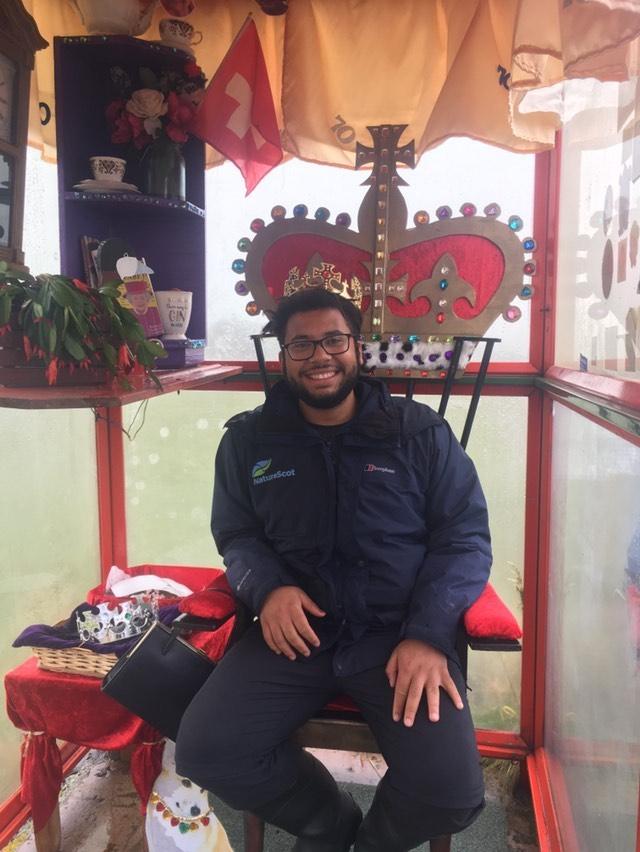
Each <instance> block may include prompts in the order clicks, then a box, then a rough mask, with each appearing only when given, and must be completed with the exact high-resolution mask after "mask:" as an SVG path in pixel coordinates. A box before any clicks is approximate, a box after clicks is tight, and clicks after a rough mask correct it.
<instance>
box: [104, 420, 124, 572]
mask: <svg viewBox="0 0 640 852" xmlns="http://www.w3.org/2000/svg"><path fill="white" fill-rule="evenodd" d="M109 414H110V417H109V442H110V462H111V522H112V529H113V564H114V565H118V566H119V567H120V568H126V567H127V565H128V559H127V512H126V488H125V473H124V440H123V432H122V408H115V409H111V410H110V412H109Z"/></svg>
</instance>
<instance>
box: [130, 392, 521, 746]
mask: <svg viewBox="0 0 640 852" xmlns="http://www.w3.org/2000/svg"><path fill="white" fill-rule="evenodd" d="M263 399H264V397H263V394H262V393H248V392H244V393H235V392H232V391H215V392H210V393H207V392H190V393H183V394H180V395H179V396H178V395H175V394H174V395H167V396H164V397H160V398H158V399H154V400H151V401H150V402H149V403H148V407H147V409H146V417H145V419H144V426H143V427H142V429H141V430H140V432H139V433H138V434H137V435H136V436H135V438H134V440H133V441H130V442H129V441H126V442H125V470H126V487H127V534H128V547H129V563H130V564H131V565H134V564H139V563H144V562H151V563H156V564H172V565H211V566H213V565H222V559H221V557H220V556H219V555H218V554H217V552H216V549H215V545H214V543H213V539H212V537H211V533H210V530H209V519H210V511H211V494H212V488H213V461H214V457H215V452H216V449H217V446H218V443H219V441H220V438H221V436H222V431H223V427H224V423H225V422H226V421H227V420H228V418H229V417H231V416H232V415H233V414H236V413H238V412H239V411H244V410H247V409H251V408H254V407H255V406H257V405H260V404H261V403H262V402H263ZM420 401H428V403H429V404H431V405H432V406H436V407H437V404H438V400H436V399H434V398H429V399H428V400H427V398H425V397H421V398H420ZM468 402H469V398H468V397H453V398H452V399H451V400H450V402H449V410H448V419H449V420H450V422H451V424H452V426H453V428H454V430H455V431H456V433H457V434H458V435H459V434H460V433H461V431H462V426H463V422H464V417H465V416H466V411H467V406H468ZM137 408H138V406H128V407H127V409H126V410H125V425H127V424H130V423H131V421H132V420H133V418H134V416H135V413H136V409H137ZM140 420H141V414H138V416H137V417H136V420H135V422H134V423H133V429H132V430H130V431H135V428H136V424H139V423H140ZM526 440H527V400H526V399H525V398H524V397H484V398H483V399H482V400H481V402H480V405H479V408H478V413H477V417H476V422H475V425H474V428H473V432H472V435H471V440H470V442H469V452H470V455H471V456H472V458H473V459H474V461H475V463H476V465H477V467H478V471H479V474H480V478H481V480H482V483H483V487H484V489H485V492H486V495H487V500H488V502H489V509H490V517H491V529H492V537H493V547H494V567H493V570H492V576H491V581H492V583H493V584H494V586H495V587H496V589H497V591H498V592H499V594H500V595H501V596H502V597H503V599H504V600H505V602H506V603H507V605H508V606H509V607H510V608H511V609H512V611H513V612H514V614H515V615H516V616H517V617H518V618H520V614H521V609H522V598H521V589H522V576H523V560H524V505H525V503H524V489H525V465H526ZM505 458H508V460H509V461H508V463H506V462H505V463H502V464H501V463H500V460H502V459H505ZM470 680H471V684H472V686H473V692H472V693H471V702H472V707H473V711H474V718H475V721H476V725H477V726H478V727H484V728H498V729H502V730H518V726H519V711H520V654H517V653H493V652H492V653H484V652H477V653H474V654H472V659H471V661H470Z"/></svg>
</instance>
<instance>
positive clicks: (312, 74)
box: [24, 0, 640, 167]
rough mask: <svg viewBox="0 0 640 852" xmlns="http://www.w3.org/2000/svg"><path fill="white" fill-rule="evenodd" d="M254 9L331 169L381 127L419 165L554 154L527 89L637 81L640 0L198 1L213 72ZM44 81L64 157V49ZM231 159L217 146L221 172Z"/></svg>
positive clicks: (309, 146) (548, 123)
mask: <svg viewBox="0 0 640 852" xmlns="http://www.w3.org/2000/svg"><path fill="white" fill-rule="evenodd" d="M24 2H25V6H26V7H27V8H28V9H29V11H30V12H31V13H32V14H33V16H34V17H35V19H36V22H37V23H38V26H39V28H40V31H41V33H42V35H43V36H44V38H46V39H47V40H48V41H49V42H50V43H51V42H52V39H53V36H54V35H83V34H84V33H85V30H84V28H83V26H82V24H81V22H80V18H79V17H78V15H77V14H76V12H75V11H74V10H73V8H72V7H71V5H70V4H69V3H68V1H67V0H24ZM132 2H136V0H132ZM249 12H252V13H253V15H254V18H255V21H256V24H257V27H258V31H259V34H260V39H261V43H262V48H263V51H264V54H265V60H266V64H267V69H268V73H269V79H270V83H271V88H272V92H273V96H274V100H275V105H276V114H277V116H278V123H279V126H280V128H281V131H282V139H283V145H284V149H285V152H287V153H288V154H289V155H293V156H296V157H300V158H303V159H306V160H312V161H316V162H320V163H328V164H333V165H341V166H347V167H352V166H353V163H354V151H355V142H356V140H360V141H363V142H365V143H367V142H368V133H367V132H366V126H367V125H368V124H380V123H383V122H385V123H402V124H408V125H409V126H408V129H407V135H406V136H405V138H413V139H415V142H416V153H417V154H418V156H419V155H420V154H422V153H423V152H424V151H425V150H427V149H428V148H429V147H432V146H434V145H436V144H438V142H440V141H442V140H443V139H445V138H447V137H449V136H457V135H462V136H469V137H472V138H477V139H481V140H484V141H486V142H489V143H491V144H494V145H499V146H502V147H505V148H509V149H511V150H514V151H538V150H542V149H544V148H546V147H549V146H551V145H552V144H553V141H554V133H555V130H556V129H557V127H558V116H557V114H556V112H555V111H553V109H552V108H551V107H548V106H546V105H545V102H544V99H542V100H540V99H538V100H537V101H536V107H535V108H534V109H522V110H521V106H523V101H525V100H526V96H527V93H528V92H529V91H531V90H536V89H540V88H544V87H549V86H552V85H554V84H557V83H559V82H560V81H562V80H566V79H571V78H584V77H589V76H593V77H595V78H597V79H600V80H622V79H626V78H627V77H628V76H629V75H633V74H637V73H638V45H639V44H640V4H639V3H638V2H637V0H517V2H516V0H394V2H393V3H391V2H389V0H290V3H289V10H288V12H287V13H286V15H282V16H278V17H270V16H267V15H265V14H263V13H262V12H261V10H260V8H259V6H258V4H257V3H256V2H254V0H198V3H197V7H196V9H195V11H194V12H193V13H192V15H190V16H189V18H188V20H189V21H190V22H191V23H192V24H193V25H194V27H195V28H196V30H200V31H201V32H202V33H203V40H202V43H201V44H200V45H198V47H197V48H196V57H197V60H198V61H199V63H200V64H201V65H202V67H203V69H204V71H205V73H206V74H207V76H209V77H210V76H211V75H212V74H213V72H214V71H215V69H216V68H217V66H218V64H219V63H220V61H221V60H222V58H223V56H224V54H225V52H226V51H227V49H228V47H229V45H230V44H231V41H232V39H233V37H234V35H235V34H236V33H237V31H238V30H239V29H240V27H241V25H242V23H243V21H244V19H245V18H246V15H247V14H248V13H249ZM162 17H167V13H166V12H165V11H164V9H163V8H162V7H161V6H160V5H159V4H158V6H157V8H156V9H155V12H154V17H153V20H152V23H151V26H150V28H149V30H148V31H147V32H146V33H145V34H144V35H143V38H148V39H156V38H158V21H159V20H160V19H161V18H162ZM33 85H34V93H33V104H34V108H33V110H32V121H31V127H30V141H31V142H32V144H35V145H39V146H40V147H41V148H42V149H43V152H44V156H45V157H47V158H50V159H52V158H53V157H54V156H55V126H54V121H52V122H50V123H49V124H48V125H47V126H46V127H44V128H43V127H41V126H40V124H39V116H38V110H37V104H38V101H45V102H46V103H47V104H49V105H50V106H52V107H53V49H52V46H50V47H49V48H47V49H46V50H44V51H41V52H40V53H39V54H38V55H37V57H36V72H35V74H34V83H33ZM89 107H91V108H95V109H103V108H104V105H102V104H98V103H96V104H93V105H88V108H89ZM53 111H54V115H55V109H54V110H53ZM105 137H106V128H105ZM221 159H222V158H221V156H220V155H219V154H217V153H216V152H215V151H213V149H209V151H208V158H207V162H208V164H209V165H214V164H216V163H217V162H220V161H221Z"/></svg>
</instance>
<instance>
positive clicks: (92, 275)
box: [80, 237, 102, 287]
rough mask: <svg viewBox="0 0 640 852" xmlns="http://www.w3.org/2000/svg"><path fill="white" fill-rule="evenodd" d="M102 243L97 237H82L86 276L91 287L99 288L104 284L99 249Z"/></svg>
mask: <svg viewBox="0 0 640 852" xmlns="http://www.w3.org/2000/svg"><path fill="white" fill-rule="evenodd" d="M100 243H101V240H99V239H97V238H96V237H80V246H81V248H82V262H83V264H84V275H85V279H86V283H87V284H88V285H89V287H99V286H100V284H101V283H102V282H101V280H100V270H99V268H98V247H99V246H100Z"/></svg>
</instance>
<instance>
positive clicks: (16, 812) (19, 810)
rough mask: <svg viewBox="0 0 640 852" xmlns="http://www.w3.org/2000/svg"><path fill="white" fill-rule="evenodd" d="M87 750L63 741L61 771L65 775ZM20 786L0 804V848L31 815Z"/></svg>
mask: <svg viewBox="0 0 640 852" xmlns="http://www.w3.org/2000/svg"><path fill="white" fill-rule="evenodd" d="M88 751H89V749H88V748H86V746H77V745H73V744H72V743H64V744H63V745H62V746H61V748H60V753H61V755H62V772H63V777H66V776H67V775H68V774H69V772H71V770H72V769H73V768H74V767H75V766H76V765H77V764H78V763H79V762H80V761H81V760H82V758H83V757H84V756H85V754H87V752H88ZM21 791H22V788H21V787H18V789H17V790H16V792H15V793H13V794H12V795H11V796H9V798H8V799H6V800H5V801H4V802H2V803H1V804H0V849H3V848H4V847H5V846H6V845H7V844H8V843H9V841H10V840H11V838H12V837H13V835H14V834H15V833H16V832H17V831H19V830H20V829H21V828H22V826H23V825H24V824H25V822H26V821H27V820H28V819H29V818H30V817H31V809H30V808H28V807H27V806H26V805H24V804H23V802H22V799H21V798H20V794H21Z"/></svg>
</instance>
